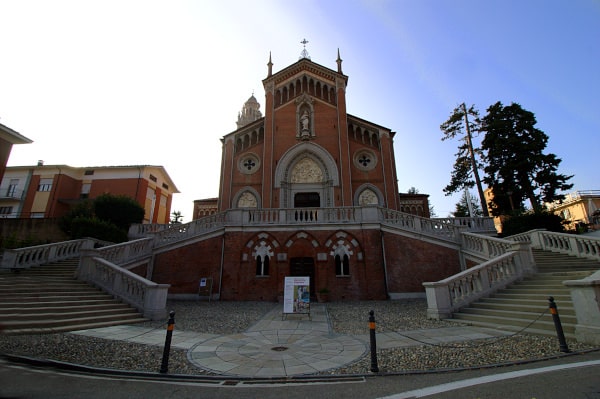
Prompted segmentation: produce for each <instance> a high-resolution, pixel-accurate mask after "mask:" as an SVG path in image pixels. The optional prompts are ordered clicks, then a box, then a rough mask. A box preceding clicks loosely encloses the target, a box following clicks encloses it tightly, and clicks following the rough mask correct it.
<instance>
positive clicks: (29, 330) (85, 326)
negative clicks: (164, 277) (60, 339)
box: [3, 317, 148, 335]
mask: <svg viewBox="0 0 600 399" xmlns="http://www.w3.org/2000/svg"><path fill="white" fill-rule="evenodd" d="M145 321H148V319H145V318H142V317H138V318H135V319H130V320H114V321H110V322H104V321H101V322H94V323H91V322H82V323H79V324H72V325H64V326H53V327H17V328H6V329H5V330H4V331H3V333H4V334H8V335H30V334H53V333H61V332H68V331H81V330H91V329H94V328H102V327H111V326H118V325H122V324H135V323H142V322H145Z"/></svg>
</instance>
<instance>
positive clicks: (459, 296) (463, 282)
mask: <svg viewBox="0 0 600 399" xmlns="http://www.w3.org/2000/svg"><path fill="white" fill-rule="evenodd" d="M524 255H525V253H523V252H520V251H511V252H508V253H506V254H504V255H501V256H498V257H496V258H494V259H491V260H489V261H487V262H484V263H482V264H480V265H477V266H474V267H472V268H470V269H467V270H465V271H463V272H461V273H458V274H456V275H454V276H451V277H448V278H447V279H444V280H441V281H437V282H427V283H423V286H424V287H425V293H426V296H427V317H428V318H430V319H445V318H450V317H452V313H453V312H456V311H458V310H459V309H460V308H461V307H464V306H467V305H469V304H470V303H472V302H474V301H476V300H478V299H480V298H482V297H485V296H489V295H490V294H492V293H494V292H495V291H497V290H499V289H502V288H504V287H506V286H507V285H509V284H512V283H513V282H515V281H517V280H519V279H522V278H523V276H524V275H526V274H528V273H530V272H531V270H532V266H533V265H531V264H530V262H531V259H530V258H529V257H527V256H524Z"/></svg>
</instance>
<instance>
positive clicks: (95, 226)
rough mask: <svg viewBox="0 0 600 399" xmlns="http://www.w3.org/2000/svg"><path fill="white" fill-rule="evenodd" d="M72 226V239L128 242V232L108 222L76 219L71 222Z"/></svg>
mask: <svg viewBox="0 0 600 399" xmlns="http://www.w3.org/2000/svg"><path fill="white" fill-rule="evenodd" d="M70 226H71V232H70V236H71V238H72V239H77V238H85V237H94V238H97V239H99V240H104V241H110V242H115V243H118V242H125V241H127V232H126V231H124V230H123V229H120V228H118V227H117V226H115V225H114V224H112V223H110V222H108V221H106V220H100V219H98V218H88V217H76V218H74V219H72V220H71V224H70Z"/></svg>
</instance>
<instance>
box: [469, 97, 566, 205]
mask: <svg viewBox="0 0 600 399" xmlns="http://www.w3.org/2000/svg"><path fill="white" fill-rule="evenodd" d="M536 123H537V121H536V119H535V116H534V114H533V113H532V112H530V111H527V110H524V109H523V108H522V107H521V106H520V105H519V104H516V103H512V104H511V105H508V106H504V105H502V103H501V102H497V103H496V104H494V105H492V106H490V107H489V108H488V109H487V115H486V116H485V117H484V118H483V119H482V125H481V131H483V132H485V137H484V139H483V140H482V142H481V149H482V150H483V152H484V155H485V156H484V161H485V168H484V172H485V174H486V176H485V178H484V179H483V180H484V182H485V183H486V184H487V185H488V186H489V187H490V188H491V189H492V194H493V200H492V202H493V204H492V213H493V214H494V215H501V214H509V213H515V211H517V212H518V211H519V210H520V209H522V208H523V202H524V201H525V200H528V201H529V203H530V205H531V208H532V209H533V210H534V211H535V212H539V211H541V210H542V203H544V202H552V201H554V200H560V199H562V198H564V196H563V195H561V194H558V193H557V191H563V190H568V189H570V188H571V187H573V184H569V183H567V181H568V180H569V179H571V177H573V176H566V175H563V174H559V173H557V169H558V165H559V164H560V162H561V160H560V159H559V158H557V157H556V155H554V154H544V153H543V151H544V149H545V148H546V145H547V143H548V136H547V135H546V134H545V133H544V132H543V131H541V130H540V129H537V128H536V127H535V124H536Z"/></svg>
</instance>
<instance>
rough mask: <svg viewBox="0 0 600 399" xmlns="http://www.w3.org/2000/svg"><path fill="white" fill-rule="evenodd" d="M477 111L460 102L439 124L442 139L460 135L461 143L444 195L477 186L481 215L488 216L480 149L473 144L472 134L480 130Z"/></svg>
mask: <svg viewBox="0 0 600 399" xmlns="http://www.w3.org/2000/svg"><path fill="white" fill-rule="evenodd" d="M480 124H481V122H480V119H479V112H478V111H477V109H475V107H474V106H473V105H472V106H471V107H469V108H468V109H467V106H466V105H465V104H464V103H462V104H460V105H459V106H458V107H456V108H455V109H454V110H453V111H452V114H451V115H450V117H449V118H448V120H447V121H446V122H444V123H442V124H441V125H440V130H441V131H442V132H443V133H444V137H442V141H444V140H449V139H453V138H455V137H457V136H459V137H460V140H461V141H462V143H461V144H460V145H459V146H458V152H457V153H456V154H455V155H456V161H455V162H454V167H453V170H452V173H451V177H450V184H448V185H447V186H446V187H445V188H444V192H445V193H446V195H450V194H453V193H456V192H459V191H461V190H465V189H469V188H472V187H473V186H477V192H478V194H479V201H480V202H481V209H483V215H484V216H488V210H487V206H486V203H485V196H484V194H483V186H482V184H481V179H480V177H479V162H478V159H477V158H478V157H479V156H480V150H479V149H478V148H476V147H475V146H474V145H473V136H474V135H476V134H478V133H479V131H480Z"/></svg>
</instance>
